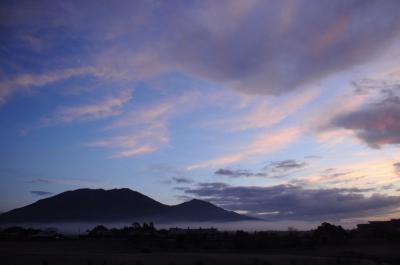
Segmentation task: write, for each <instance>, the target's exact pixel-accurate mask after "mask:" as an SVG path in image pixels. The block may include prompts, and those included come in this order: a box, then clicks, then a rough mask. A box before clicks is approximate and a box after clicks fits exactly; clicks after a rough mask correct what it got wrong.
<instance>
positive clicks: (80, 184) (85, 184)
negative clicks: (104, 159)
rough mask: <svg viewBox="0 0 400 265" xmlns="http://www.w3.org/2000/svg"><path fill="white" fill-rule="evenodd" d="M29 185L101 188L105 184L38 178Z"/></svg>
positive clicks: (83, 180) (89, 180) (77, 179)
mask: <svg viewBox="0 0 400 265" xmlns="http://www.w3.org/2000/svg"><path fill="white" fill-rule="evenodd" d="M27 183H29V184H54V185H67V186H78V187H101V186H104V183H102V182H100V181H98V180H94V179H79V178H69V179H68V178H59V179H50V178H36V179H32V180H28V181H27Z"/></svg>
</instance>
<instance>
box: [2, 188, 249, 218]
mask: <svg viewBox="0 0 400 265" xmlns="http://www.w3.org/2000/svg"><path fill="white" fill-rule="evenodd" d="M244 220H257V219H256V218H253V217H249V216H245V215H240V214H238V213H236V212H233V211H228V210H225V209H223V208H220V207H218V206H216V205H214V204H212V203H210V202H207V201H203V200H199V199H192V200H190V201H186V202H183V203H180V204H177V205H166V204H163V203H161V202H158V201H156V200H154V199H152V198H151V197H148V196H146V195H144V194H142V193H140V192H137V191H134V190H131V189H128V188H121V189H111V190H104V189H88V188H84V189H77V190H71V191H65V192H62V193H59V194H57V195H54V196H51V197H48V198H45V199H40V200H38V201H36V202H34V203H32V204H29V205H26V206H23V207H20V208H16V209H13V210H11V211H8V212H5V213H2V214H0V223H3V224H4V223H27V222H32V223H34V222H37V223H40V222H43V223H44V222H96V221H97V222H100V221H103V222H119V221H121V222H124V221H129V222H132V221H156V222H157V221H158V222H185V221H190V222H205V221H213V222H229V221H244Z"/></svg>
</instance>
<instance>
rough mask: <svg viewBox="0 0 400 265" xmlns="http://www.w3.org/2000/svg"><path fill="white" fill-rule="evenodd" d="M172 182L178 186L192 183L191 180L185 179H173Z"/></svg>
mask: <svg viewBox="0 0 400 265" xmlns="http://www.w3.org/2000/svg"><path fill="white" fill-rule="evenodd" d="M172 180H173V181H174V182H175V183H178V184H189V183H193V182H194V181H193V180H192V179H188V178H185V177H173V178H172Z"/></svg>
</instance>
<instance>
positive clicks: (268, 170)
mask: <svg viewBox="0 0 400 265" xmlns="http://www.w3.org/2000/svg"><path fill="white" fill-rule="evenodd" d="M306 165H307V163H305V162H300V161H297V160H293V159H288V160H282V161H276V162H271V163H270V164H269V165H267V166H265V167H264V168H263V171H262V172H252V171H251V170H246V169H228V168H220V169H218V170H216V171H215V172H214V174H216V175H220V176H227V177H233V178H238V177H271V178H276V177H282V176H283V175H284V174H286V173H288V172H290V171H292V170H294V169H300V168H303V167H305V166H306Z"/></svg>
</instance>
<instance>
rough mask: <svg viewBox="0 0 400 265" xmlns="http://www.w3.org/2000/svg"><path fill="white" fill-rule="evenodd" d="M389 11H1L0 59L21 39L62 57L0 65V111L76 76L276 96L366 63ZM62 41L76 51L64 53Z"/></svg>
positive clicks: (394, 8)
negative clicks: (162, 77) (162, 79)
mask: <svg viewBox="0 0 400 265" xmlns="http://www.w3.org/2000/svg"><path fill="white" fill-rule="evenodd" d="M244 2H245V3H244ZM399 10H400V4H399V3H398V1H395V0H394V1H390V0H388V1H385V2H384V3H377V2H375V1H362V2H359V1H347V0H343V1H335V2H330V1H327V2H325V1H313V2H312V4H310V3H309V2H308V1H306V0H304V1H296V2H293V1H289V0H288V1H272V2H271V1H261V0H260V1H240V0H238V1H218V2H216V1H200V2H197V1H195V2H193V1H187V2H184V3H181V2H179V3H178V2H176V3H164V2H151V1H150V2H149V1H134V2H130V1H127V2H122V3H120V4H119V5H114V6H112V7H111V6H110V5H108V4H106V3H102V4H99V3H81V2H75V3H60V2H48V1H39V2H37V3H36V2H35V3H34V4H33V3H23V4H22V3H11V4H6V5H4V6H3V7H2V18H1V21H0V24H1V25H2V32H1V33H2V34H3V35H5V34H7V36H9V38H8V39H9V40H8V41H7V43H6V44H5V45H6V48H7V50H12V49H13V48H15V47H16V46H17V44H18V43H20V42H21V40H20V39H21V36H36V35H39V34H40V35H41V36H42V35H45V36H52V38H51V39H52V43H51V45H49V47H52V49H54V51H57V50H58V49H59V50H62V51H64V53H63V54H58V55H57V56H54V55H52V54H53V53H48V54H49V55H50V56H49V57H51V58H48V59H49V60H47V61H48V62H50V61H51V64H49V65H44V64H43V62H42V61H41V60H37V61H35V66H39V67H38V69H35V71H32V70H26V69H27V67H26V66H25V64H26V62H27V61H26V60H25V59H21V58H18V61H17V62H16V60H15V57H12V58H11V59H10V58H8V60H13V63H14V64H16V65H17V66H16V67H14V68H15V69H18V71H15V72H13V75H14V74H15V75H14V76H12V77H11V78H10V76H7V78H5V79H4V81H6V82H2V85H1V86H0V101H1V102H5V100H6V99H7V98H9V97H10V96H11V95H12V94H14V93H17V92H20V91H24V90H30V89H31V88H33V87H41V86H45V85H48V84H51V83H54V82H57V81H60V80H66V79H69V78H73V77H77V76H85V75H90V76H92V77H95V78H96V79H98V80H100V81H102V82H104V81H109V80H113V81H114V82H121V81H122V82H124V81H127V80H129V81H137V80H145V79H148V78H151V77H154V76H156V75H159V74H160V73H166V72H167V73H176V72H181V73H184V74H186V75H191V76H193V77H197V78H200V79H205V80H209V81H215V82H219V83H222V84H224V85H226V86H227V87H229V88H234V89H237V90H239V91H242V92H244V93H252V94H254V93H257V94H282V93H285V92H288V91H293V90H295V89H297V88H299V87H305V86H306V85H308V84H310V83H315V82H318V81H320V80H322V79H324V78H327V77H330V76H332V75H334V74H336V73H338V72H341V71H343V70H347V69H351V68H353V67H354V66H357V65H360V64H363V63H365V62H369V61H371V60H373V59H374V57H375V56H377V55H379V54H380V53H381V52H382V51H385V50H386V48H387V47H389V45H390V44H392V43H393V42H394V41H395V40H396V38H397V37H398V35H399V28H400V27H399V25H400V18H399V16H398V14H399V13H400V12H399ZM160 14H163V15H160ZM60 28H62V29H63V30H62V32H60V30H59V29H60ZM25 39H26V40H27V41H28V42H30V43H31V45H32V44H33V45H36V46H37V44H38V40H37V39H35V40H34V39H32V37H31V38H29V40H28V39H27V38H25ZM71 41H74V43H76V42H77V41H79V43H80V44H81V46H80V47H75V46H74V47H75V48H74V49H70V50H69V49H65V46H64V45H65V43H70V42H71ZM92 43H96V44H97V45H96V48H93V49H90V54H89V53H87V50H88V49H87V47H92V46H91V45H92ZM188 43H190V45H188ZM38 47H39V46H38ZM39 50H40V49H39ZM52 51H53V50H52ZM40 55H41V57H40V59H41V58H43V55H47V53H45V54H40ZM50 59H51V60H50ZM5 60H6V59H5ZM28 62H30V61H28ZM82 65H83V66H82ZM55 66H58V69H57V70H55V71H54V70H53V69H54V67H55ZM21 68H22V69H23V70H21ZM60 68H61V69H60ZM21 72H22V73H21ZM2 81H3V80H2Z"/></svg>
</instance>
